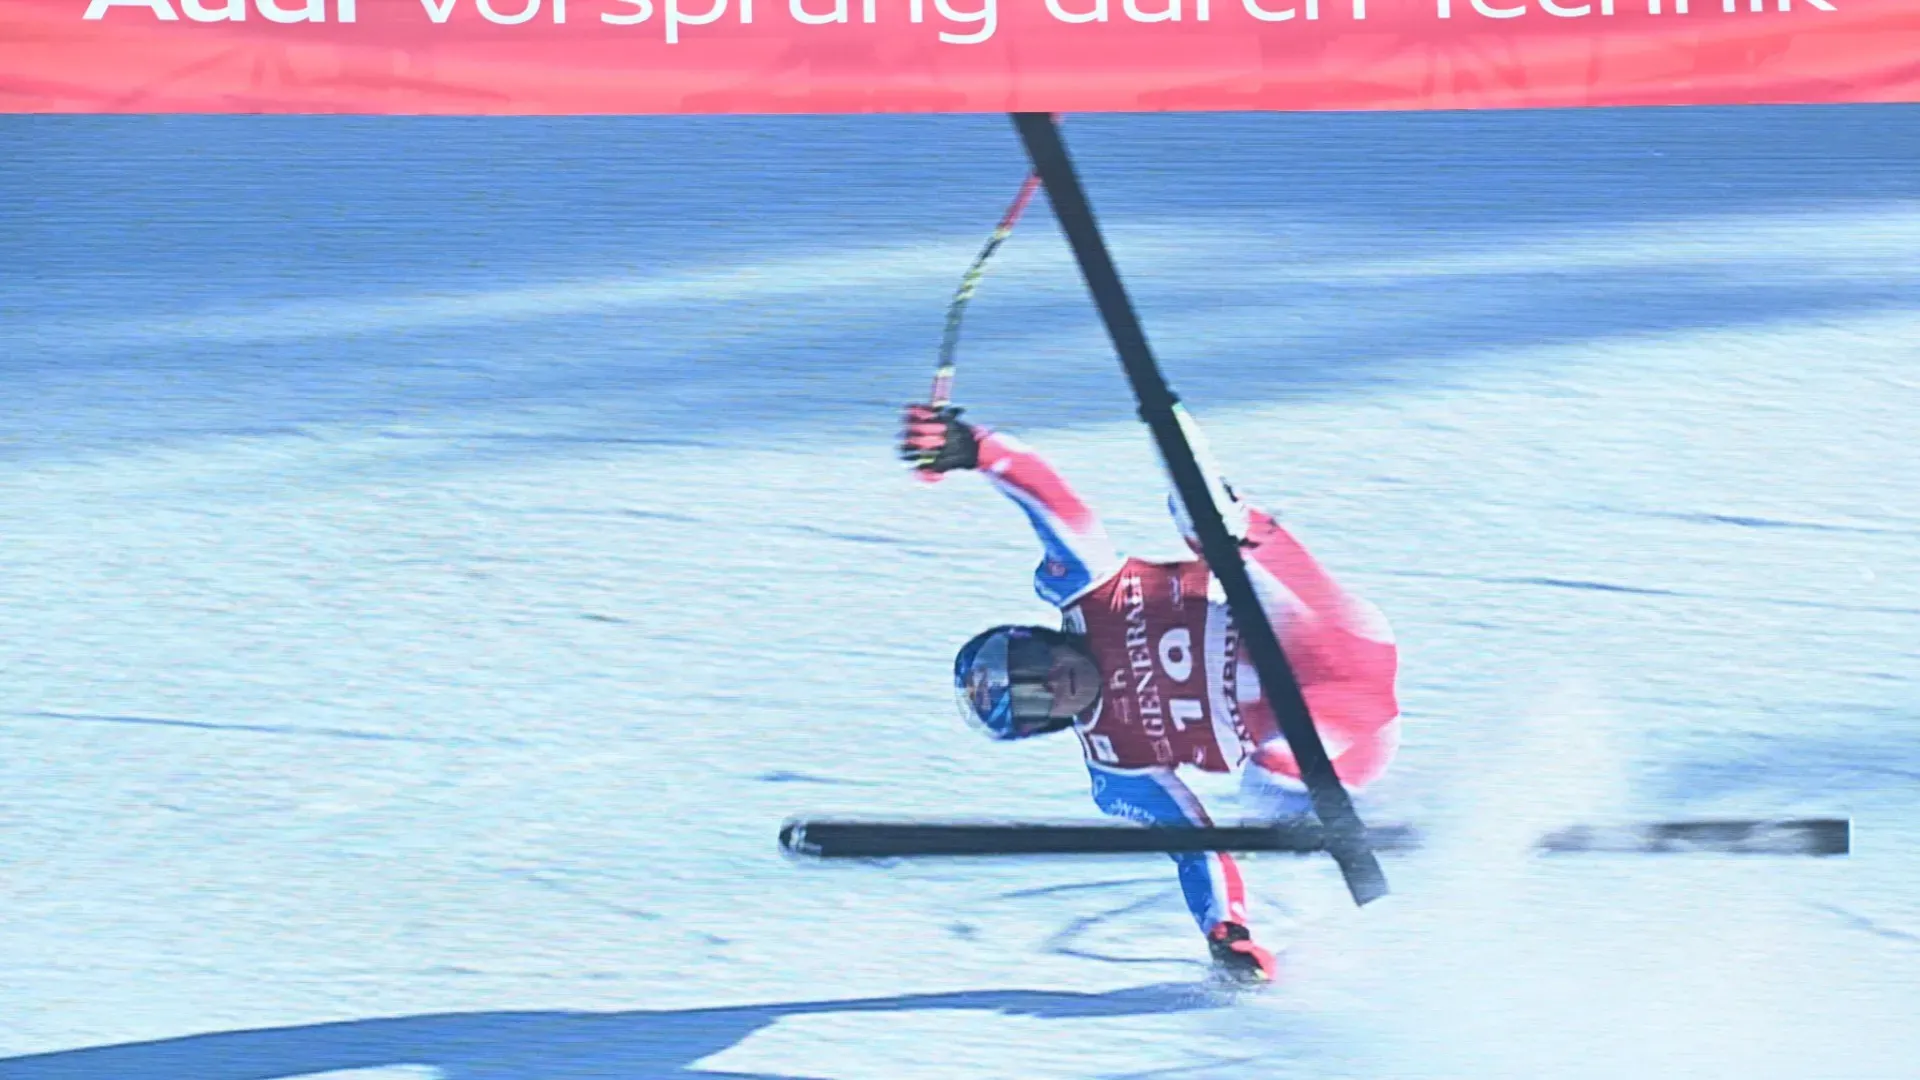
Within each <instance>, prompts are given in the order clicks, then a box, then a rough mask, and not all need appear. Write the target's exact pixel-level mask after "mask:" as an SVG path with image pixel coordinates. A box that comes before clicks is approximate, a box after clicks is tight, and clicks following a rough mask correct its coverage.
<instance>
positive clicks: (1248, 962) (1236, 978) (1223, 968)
mask: <svg viewBox="0 0 1920 1080" xmlns="http://www.w3.org/2000/svg"><path fill="white" fill-rule="evenodd" d="M1207 948H1208V949H1209V950H1211V951H1212V953H1213V971H1214V974H1215V976H1216V977H1218V978H1219V979H1221V980H1222V981H1224V982H1228V983H1233V984H1239V985H1261V984H1265V983H1270V982H1272V981H1273V980H1274V978H1275V977H1276V976H1277V975H1278V974H1279V965H1278V964H1277V963H1275V961H1274V959H1273V954H1272V953H1270V952H1268V951H1267V950H1265V949H1263V948H1261V947H1260V946H1258V945H1256V944H1254V942H1253V934H1252V933H1251V932H1250V931H1248V930H1247V928H1246V927H1244V926H1242V925H1240V924H1239V923H1235V922H1223V923H1220V924H1218V925H1216V926H1215V927H1214V928H1213V930H1212V932H1211V933H1209V934H1208V935H1207Z"/></svg>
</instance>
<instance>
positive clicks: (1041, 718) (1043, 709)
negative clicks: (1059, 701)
mask: <svg viewBox="0 0 1920 1080" xmlns="http://www.w3.org/2000/svg"><path fill="white" fill-rule="evenodd" d="M1066 642H1067V636H1066V635H1065V634H1062V633H1060V632H1059V631H1057V630H1048V629H1046V628H1045V627H1040V626H996V627H993V628H992V629H989V630H983V631H981V632H980V633H978V634H976V635H974V636H973V638H972V640H970V641H968V642H967V643H966V644H965V645H962V646H961V647H960V652H959V653H958V654H957V655H956V656H955V657H954V659H953V688H954V698H955V700H956V701H958V703H959V705H960V715H962V716H964V717H965V718H966V719H967V721H968V722H969V723H971V724H973V725H974V726H975V727H977V728H979V729H980V730H981V731H983V732H985V733H986V735H987V737H988V738H990V739H997V740H1000V741H1007V740H1011V739H1026V738H1031V737H1032V736H1035V735H1045V734H1047V733H1049V732H1054V731H1059V730H1061V729H1063V728H1066V727H1067V726H1069V725H1071V724H1072V723H1073V717H1071V716H1051V715H1049V714H1050V713H1051V712H1052V711H1053V692H1052V691H1051V690H1049V689H1048V688H1047V682H1046V679H1047V673H1048V672H1049V671H1050V670H1051V669H1052V667H1053V646H1054V645H1056V644H1065V643H1066Z"/></svg>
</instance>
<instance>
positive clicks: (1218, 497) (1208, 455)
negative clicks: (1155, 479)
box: [1162, 404, 1248, 554]
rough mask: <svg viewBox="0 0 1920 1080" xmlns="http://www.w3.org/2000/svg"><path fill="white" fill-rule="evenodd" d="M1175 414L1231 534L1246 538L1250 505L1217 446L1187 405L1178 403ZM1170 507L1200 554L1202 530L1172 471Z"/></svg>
mask: <svg viewBox="0 0 1920 1080" xmlns="http://www.w3.org/2000/svg"><path fill="white" fill-rule="evenodd" d="M1173 414H1174V417H1175V419H1177V420H1178V421H1179V422H1180V430H1181V431H1183V432H1185V433H1186V436H1187V445H1188V446H1191V447H1192V448H1193V456H1194V459H1195V460H1196V461H1197V462H1198V463H1199V465H1200V475H1201V476H1202V477H1204V478H1205V479H1206V482H1207V493H1208V495H1209V496H1211V497H1212V499H1213V505H1214V507H1215V508H1216V509H1218V510H1219V511H1220V518H1221V520H1222V521H1224V522H1226V526H1227V532H1228V534H1229V535H1231V536H1232V537H1233V538H1234V539H1236V540H1244V539H1246V536H1247V527H1248V519H1247V507H1246V505H1245V504H1244V503H1242V502H1241V501H1240V497H1239V496H1238V495H1236V494H1234V491H1233V488H1232V487H1231V486H1230V485H1229V484H1228V483H1227V478H1226V475H1225V474H1223V473H1222V472H1221V471H1220V464H1219V462H1217V461H1215V460H1214V457H1213V448H1212V447H1210V446H1209V445H1208V444H1207V439H1206V436H1204V435H1202V434H1201V433H1200V425H1199V424H1198V423H1196V422H1195V421H1194V419H1193V416H1192V414H1190V413H1188V412H1187V407H1186V406H1185V405H1180V404H1176V405H1174V407H1173ZM1164 465H1165V463H1164V462H1162V466H1163V467H1164ZM1167 511H1168V512H1169V513H1171V514H1172V515H1173V523H1174V526H1175V527H1176V528H1178V529H1179V530H1180V535H1181V536H1182V537H1183V538H1184V539H1185V540H1186V541H1187V546H1188V547H1190V548H1192V549H1193V550H1194V552H1195V553H1196V554H1198V553H1199V551H1200V534H1199V531H1198V530H1196V529H1195V528H1194V526H1193V515H1191V514H1190V513H1188V512H1187V505H1186V503H1185V502H1184V501H1183V500H1182V499H1181V498H1180V491H1179V488H1178V487H1177V486H1176V485H1175V484H1174V483H1173V476H1172V474H1171V473H1169V474H1168V476H1167Z"/></svg>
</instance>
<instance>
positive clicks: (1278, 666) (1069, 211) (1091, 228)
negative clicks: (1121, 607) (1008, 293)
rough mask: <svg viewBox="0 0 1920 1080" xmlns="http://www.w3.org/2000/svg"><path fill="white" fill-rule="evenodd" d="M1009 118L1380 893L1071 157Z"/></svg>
mask: <svg viewBox="0 0 1920 1080" xmlns="http://www.w3.org/2000/svg"><path fill="white" fill-rule="evenodd" d="M1013 124H1014V127H1015V128H1016V129H1017V130H1018V131H1019V132H1020V139H1021V141H1022V142H1024V143H1025V144H1026V147H1027V156H1028V157H1030V158H1031V159H1032V160H1033V167H1034V171H1035V172H1038V173H1039V174H1040V179H1041V182H1042V183H1043V184H1044V185H1045V186H1046V189H1047V198H1048V200H1049V201H1050V202H1052V204H1053V212H1054V215H1055V216H1056V217H1058V218H1059V220H1060V228H1061V230H1062V231H1063V232H1065V233H1066V236H1067V242H1068V243H1069V244H1070V245H1072V247H1073V255H1074V258H1075V260H1076V261H1078V262H1079V264H1080V273H1081V275H1082V276H1083V277H1084V278H1085V279H1086V282H1087V289H1088V291H1090V292H1091V293H1092V294H1093V301H1094V304H1095V305H1096V306H1098V307H1099V309H1100V318H1101V320H1102V321H1103V322H1105V323H1106V326H1107V334H1108V335H1109V336H1110V337H1111V338H1112V339H1113V345H1114V350H1115V351H1116V352H1118V353H1119V355H1120V363H1121V365H1122V366H1123V367H1124V368H1125V369H1126V372H1127V378H1128V380H1129V381H1131V382H1132V383H1133V391H1134V396H1135V398H1136V399H1138V401H1139V403H1140V418H1141V419H1142V420H1144V421H1146V424H1147V426H1148V427H1149V428H1151V429H1152V431H1153V437H1154V439H1155V441H1157V442H1158V443H1159V445H1160V453H1161V456H1162V457H1163V458H1165V460H1166V463H1167V470H1168V472H1169V473H1171V474H1172V477H1173V482H1174V487H1175V489H1176V490H1177V491H1178V492H1179V494H1180V498H1181V500H1182V501H1183V502H1184V503H1185V504H1186V507H1187V513H1188V514H1189V516H1191V517H1192V519H1193V523H1194V527H1195V529H1196V530H1197V531H1198V533H1199V536H1200V547H1201V554H1202V555H1204V556H1205V557H1206V560H1207V566H1208V567H1209V568H1210V569H1211V570H1212V571H1213V574H1214V576H1215V577H1216V578H1218V579H1219V581H1220V584H1221V586H1222V588H1223V589H1224V590H1225V591H1226V594H1227V606H1228V609H1229V610H1231V611H1232V612H1233V618H1234V624H1235V625H1236V626H1237V627H1238V628H1239V630H1240V633H1241V637H1242V640H1243V641H1245V642H1246V645H1247V652H1248V654H1249V655H1250V656H1251V658H1252V660H1253V667H1254V670H1255V671H1257V672H1259V675H1260V685H1261V686H1262V687H1264V688H1265V691H1266V696H1267V700H1268V702H1269V703H1270V704H1271V705H1272V707H1273V712H1274V717H1275V719H1276V720H1278V721H1279V725H1280V732H1281V734H1282V735H1284V736H1286V740H1287V745H1288V746H1290V747H1291V748H1292V749H1293V756H1294V760H1295V761H1297V762H1298V763H1299V766H1300V778H1301V779H1302V780H1303V781H1305V782H1306V785H1307V790H1308V791H1309V793H1311V795H1312V798H1313V810H1314V814H1315V815H1316V816H1318V817H1319V819H1320V823H1321V825H1322V826H1324V827H1325V829H1326V848H1327V853H1328V854H1329V855H1331V856H1332V857H1333V860H1334V862H1335V863H1337V864H1338V865H1339V867H1340V872H1341V874H1342V875H1343V876H1344V877H1345V878H1346V881H1347V891H1348V892H1349V893H1351V894H1352V896H1353V900H1354V903H1356V904H1359V905H1362V906H1364V905H1366V904H1368V903H1370V902H1371V901H1374V900H1377V899H1379V898H1380V897H1383V896H1385V895H1387V877H1386V873H1385V872H1384V871H1383V870H1381V868H1380V861H1379V859H1377V858H1376V857H1375V856H1374V853H1373V848H1372V847H1371V846H1370V845H1369V843H1368V840H1367V832H1366V826H1365V825H1364V824H1363V823H1362V822H1361V820H1360V815H1359V814H1358V813H1357V812H1356V811H1355V810H1354V807H1353V800H1352V799H1351V798H1350V797H1349V796H1348V795H1347V789H1346V788H1345V787H1343V786H1341V784H1340V778H1339V776H1338V775H1337V774H1336V773H1335V772H1334V770H1333V762H1332V760H1331V759H1329V758H1328V756H1327V750H1326V747H1325V746H1324V745H1322V743H1321V742H1320V734H1319V732H1318V731H1316V730H1315V729H1314V726H1313V720H1312V716H1311V714H1310V713H1309V712H1308V711H1307V702H1306V699H1305V698H1304V697H1303V696H1302V695H1301V693H1300V684H1299V682H1298V681H1297V680H1296V679H1295V678H1294V677H1293V669H1292V668H1291V667H1290V666H1289V665H1288V664H1287V657H1286V653H1285V652H1284V651H1283V650H1282V649H1281V647H1280V639H1279V638H1278V637H1277V636H1276V635H1275V634H1274V632H1273V627H1272V625H1271V624H1270V623H1268V621H1267V618H1266V612H1265V611H1264V610H1263V609H1262V608H1261V606H1260V601H1259V598H1258V597H1257V596H1256V595H1255V594H1254V591H1253V581H1252V579H1251V578H1250V577H1248V576H1247V567H1246V563H1245V562H1244V561H1243V560H1242V559H1241V557H1240V548H1239V545H1238V544H1237V543H1236V542H1235V541H1234V539H1233V537H1232V535H1231V534H1229V533H1228V532H1227V526H1226V522H1225V521H1224V520H1222V519H1221V517H1220V509H1219V507H1217V506H1215V505H1214V503H1213V497H1212V496H1211V495H1210V494H1209V492H1208V490H1207V482H1206V479H1205V477H1204V476H1203V475H1202V473H1201V471H1200V465H1199V462H1198V460H1197V459H1196V458H1195V456H1194V452H1193V447H1192V446H1190V445H1189V444H1188V442H1187V440H1186V436H1185V433H1184V432H1182V431H1181V430H1180V423H1179V419H1178V417H1177V416H1176V414H1175V412H1174V405H1175V404H1176V403H1177V402H1178V401H1179V398H1177V397H1176V396H1175V395H1174V393H1173V390H1172V388H1171V387H1169V386H1168V385H1167V381H1166V379H1165V377H1164V376H1162V375H1161V373H1160V368H1159V365H1158V364H1157V363H1156V362H1155V361H1154V358H1153V352H1152V350H1151V349H1149V348H1148V346H1147V336H1146V332H1145V331H1144V330H1143V329H1142V328H1141V326H1140V320H1139V319H1138V318H1137V317H1136V316H1135V314H1134V310H1133V304H1132V302H1131V301H1130V300H1129V299H1128V298H1127V292H1126V289H1125V287H1124V286H1123V285H1121V283H1120V274H1119V271H1118V270H1116V269H1115V268H1114V265H1113V260H1112V258H1111V257H1110V256H1109V255H1108V253H1107V245H1106V241H1105V240H1104V239H1103V238H1102V237H1101V235H1100V226H1099V224H1098V223H1097V222H1096V221H1095V220H1094V217H1093V209H1092V207H1091V206H1089V205H1088V203H1087V197H1086V193H1085V192H1083V191H1082V190H1081V188H1080V179H1079V177H1078V175H1076V173H1075V172H1074V168H1073V161H1072V159H1071V158H1069V157H1068V156H1067V147H1066V144H1065V143H1064V142H1063V141H1062V140H1061V138H1060V129H1059V127H1058V126H1057V125H1056V124H1055V123H1054V119H1053V117H1052V116H1051V115H1050V114H1048V113H1014V114H1013Z"/></svg>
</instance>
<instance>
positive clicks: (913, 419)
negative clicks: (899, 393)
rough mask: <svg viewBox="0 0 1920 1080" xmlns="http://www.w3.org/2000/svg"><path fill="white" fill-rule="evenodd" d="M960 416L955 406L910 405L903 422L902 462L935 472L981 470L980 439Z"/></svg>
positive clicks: (901, 434) (901, 440)
mask: <svg viewBox="0 0 1920 1080" xmlns="http://www.w3.org/2000/svg"><path fill="white" fill-rule="evenodd" d="M960 413H961V410H960V409H958V408H955V407H954V406H952V405H945V406H941V407H940V408H935V407H933V406H932V405H909V406H907V407H906V411H905V413H904V414H903V416H902V420H901V430H900V458H901V460H902V461H906V462H908V463H910V464H912V465H913V466H914V467H915V468H918V469H921V470H923V471H926V472H935V473H943V472H948V471H950V470H953V469H972V468H977V467H979V464H980V444H979V437H978V435H977V433H976V432H975V431H974V429H973V427H972V426H971V425H969V424H966V423H964V422H963V421H961V419H960Z"/></svg>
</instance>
